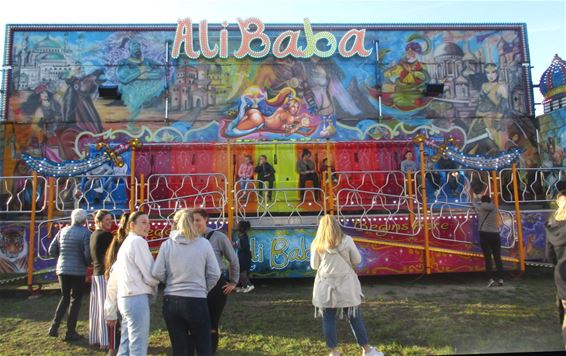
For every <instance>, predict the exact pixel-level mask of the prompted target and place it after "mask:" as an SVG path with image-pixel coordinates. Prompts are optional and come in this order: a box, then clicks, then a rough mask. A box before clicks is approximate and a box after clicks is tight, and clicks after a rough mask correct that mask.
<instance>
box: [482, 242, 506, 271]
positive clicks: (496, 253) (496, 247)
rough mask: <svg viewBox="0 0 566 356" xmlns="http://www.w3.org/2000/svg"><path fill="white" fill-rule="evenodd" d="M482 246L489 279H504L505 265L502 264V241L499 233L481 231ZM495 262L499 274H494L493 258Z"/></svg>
mask: <svg viewBox="0 0 566 356" xmlns="http://www.w3.org/2000/svg"><path fill="white" fill-rule="evenodd" d="M480 246H481V250H482V252H483V258H484V260H485V272H486V273H487V275H488V278H503V263H502V262H501V239H500V237H499V233H498V232H487V231H480ZM492 255H493V259H494V260H495V267H496V268H497V273H495V274H494V273H493V267H492V264H491V256H492Z"/></svg>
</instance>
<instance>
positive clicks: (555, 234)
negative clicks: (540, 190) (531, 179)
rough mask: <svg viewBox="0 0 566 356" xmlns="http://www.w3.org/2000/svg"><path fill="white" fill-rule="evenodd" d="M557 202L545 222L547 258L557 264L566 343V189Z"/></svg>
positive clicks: (557, 288)
mask: <svg viewBox="0 0 566 356" xmlns="http://www.w3.org/2000/svg"><path fill="white" fill-rule="evenodd" d="M556 204H557V205H558V209H556V212H555V213H554V214H552V215H551V216H550V218H549V219H548V221H547V223H546V224H545V229H546V259H547V260H548V261H549V262H550V263H552V264H553V265H554V266H555V267H554V283H555V284H556V290H557V292H558V293H557V294H558V299H559V300H560V304H561V305H560V307H561V308H559V313H560V317H561V319H562V338H563V340H564V344H565V345H566V322H565V319H564V308H565V307H566V191H561V192H559V193H558V195H557V196H556Z"/></svg>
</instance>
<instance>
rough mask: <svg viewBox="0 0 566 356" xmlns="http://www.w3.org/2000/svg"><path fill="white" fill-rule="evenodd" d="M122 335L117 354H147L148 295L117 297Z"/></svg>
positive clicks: (137, 355) (140, 355)
mask: <svg viewBox="0 0 566 356" xmlns="http://www.w3.org/2000/svg"><path fill="white" fill-rule="evenodd" d="M118 310H119V311H120V314H121V315H122V335H121V340H120V347H119V348H118V355H135V356H144V355H147V344H148V342H149V295H148V294H140V295H133V296H130V297H120V298H118Z"/></svg>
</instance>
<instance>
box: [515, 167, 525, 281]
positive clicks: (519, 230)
mask: <svg viewBox="0 0 566 356" xmlns="http://www.w3.org/2000/svg"><path fill="white" fill-rule="evenodd" d="M512 171H513V197H514V199H515V219H516V223H517V238H518V239H519V265H520V268H521V272H524V271H525V251H524V246H523V224H522V222H521V208H520V207H519V183H518V181H517V180H518V178H519V177H518V175H517V163H513V166H512Z"/></svg>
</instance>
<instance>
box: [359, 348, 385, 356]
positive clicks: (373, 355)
mask: <svg viewBox="0 0 566 356" xmlns="http://www.w3.org/2000/svg"><path fill="white" fill-rule="evenodd" d="M362 355H363V356H383V352H381V351H377V349H376V348H375V347H373V346H372V347H370V348H369V350H368V351H366V350H364V352H363V353H362Z"/></svg>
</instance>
